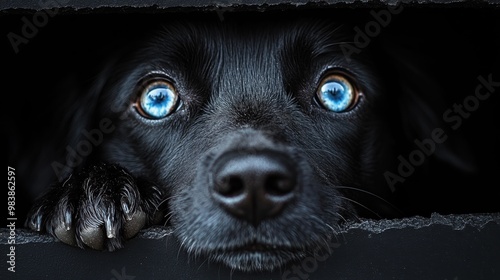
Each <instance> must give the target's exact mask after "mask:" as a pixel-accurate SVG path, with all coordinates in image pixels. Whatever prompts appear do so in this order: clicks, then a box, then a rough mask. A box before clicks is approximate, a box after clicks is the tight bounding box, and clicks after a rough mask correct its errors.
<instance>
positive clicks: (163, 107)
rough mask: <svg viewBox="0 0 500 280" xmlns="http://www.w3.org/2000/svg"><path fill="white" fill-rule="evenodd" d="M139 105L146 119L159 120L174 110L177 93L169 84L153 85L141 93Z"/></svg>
mask: <svg viewBox="0 0 500 280" xmlns="http://www.w3.org/2000/svg"><path fill="white" fill-rule="evenodd" d="M140 105H141V109H142V111H143V112H144V113H145V114H146V115H147V116H148V117H150V118H153V119H161V118H164V117H166V116H168V115H169V114H170V113H172V112H173V111H174V110H175V108H176V105H177V93H176V92H175V90H174V89H173V88H172V87H171V86H170V85H169V84H166V83H162V82H159V83H155V84H153V85H151V86H149V87H147V88H146V90H145V91H144V92H143V93H142V96H141V100H140Z"/></svg>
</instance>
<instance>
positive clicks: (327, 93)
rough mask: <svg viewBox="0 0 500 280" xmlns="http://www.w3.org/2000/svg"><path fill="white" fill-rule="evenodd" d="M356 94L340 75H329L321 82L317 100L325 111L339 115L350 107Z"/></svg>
mask: <svg viewBox="0 0 500 280" xmlns="http://www.w3.org/2000/svg"><path fill="white" fill-rule="evenodd" d="M356 94H357V92H356V91H355V89H354V87H353V86H352V84H351V83H350V82H349V81H348V80H347V79H345V78H344V77H342V76H340V75H330V76H328V77H327V78H326V79H324V80H323V81H322V83H321V87H320V88H319V90H318V93H317V98H318V100H319V102H320V103H321V105H322V106H323V107H325V109H327V110H329V111H333V112H336V113H340V112H344V111H347V110H348V109H350V108H351V107H352V105H353V103H354V101H355V100H356Z"/></svg>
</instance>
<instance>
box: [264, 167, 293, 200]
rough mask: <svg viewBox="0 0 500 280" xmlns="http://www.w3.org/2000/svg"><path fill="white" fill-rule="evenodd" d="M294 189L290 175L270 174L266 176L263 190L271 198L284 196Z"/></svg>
mask: <svg viewBox="0 0 500 280" xmlns="http://www.w3.org/2000/svg"><path fill="white" fill-rule="evenodd" d="M294 188H295V178H294V177H293V176H292V174H286V173H284V174H271V175H269V176H268V178H267V180H266V182H265V185H264V190H265V192H266V193H267V194H269V195H272V196H285V195H288V194H289V193H290V192H292V191H293V189H294Z"/></svg>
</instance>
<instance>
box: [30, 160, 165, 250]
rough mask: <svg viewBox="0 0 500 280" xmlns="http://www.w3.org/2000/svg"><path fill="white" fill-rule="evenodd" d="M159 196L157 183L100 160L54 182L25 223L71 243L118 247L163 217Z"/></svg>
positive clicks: (113, 248) (109, 248) (99, 248)
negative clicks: (63, 179) (61, 180)
mask: <svg viewBox="0 0 500 280" xmlns="http://www.w3.org/2000/svg"><path fill="white" fill-rule="evenodd" d="M161 197H162V194H161V192H160V190H159V189H158V188H157V187H155V186H154V185H152V184H148V183H147V182H143V181H141V180H136V179H134V178H133V177H132V176H131V175H130V174H128V173H127V171H125V170H124V169H122V168H120V167H119V166H116V165H111V164H106V163H101V164H99V165H93V166H89V167H87V168H86V169H84V170H82V171H81V172H78V173H76V174H72V175H71V176H70V177H69V178H67V179H66V180H65V181H64V182H62V183H59V184H57V185H55V186H53V187H52V188H51V189H50V190H49V192H48V193H46V194H45V195H44V196H43V197H41V198H40V199H38V200H37V201H36V203H35V205H34V206H33V207H32V208H31V210H30V213H29V215H28V219H27V220H26V226H27V227H29V228H31V229H32V230H35V231H40V232H47V233H49V234H51V235H52V236H54V237H56V238H57V239H59V240H60V241H62V242H64V243H67V244H70V245H73V246H78V247H81V248H86V247H89V248H92V249H96V250H108V251H114V250H116V249H118V248H121V247H123V244H124V242H125V241H126V240H127V239H130V238H132V237H134V236H135V235H136V234H137V233H138V232H139V231H140V230H141V229H142V228H143V227H145V226H146V225H149V224H154V223H157V222H158V221H159V220H161V217H162V214H161V211H158V209H157V208H158V206H159V205H160V202H161Z"/></svg>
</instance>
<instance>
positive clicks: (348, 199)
mask: <svg viewBox="0 0 500 280" xmlns="http://www.w3.org/2000/svg"><path fill="white" fill-rule="evenodd" d="M340 198H341V199H345V200H347V201H350V202H352V203H354V204H356V205H359V206H361V207H363V208H364V209H366V210H368V211H370V212H371V213H372V214H374V215H375V216H377V217H378V218H379V219H382V217H380V215H379V214H377V213H376V212H375V211H373V210H372V209H370V208H368V207H366V206H365V205H363V204H361V203H359V202H357V201H356V200H353V199H350V198H348V197H345V196H340Z"/></svg>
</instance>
